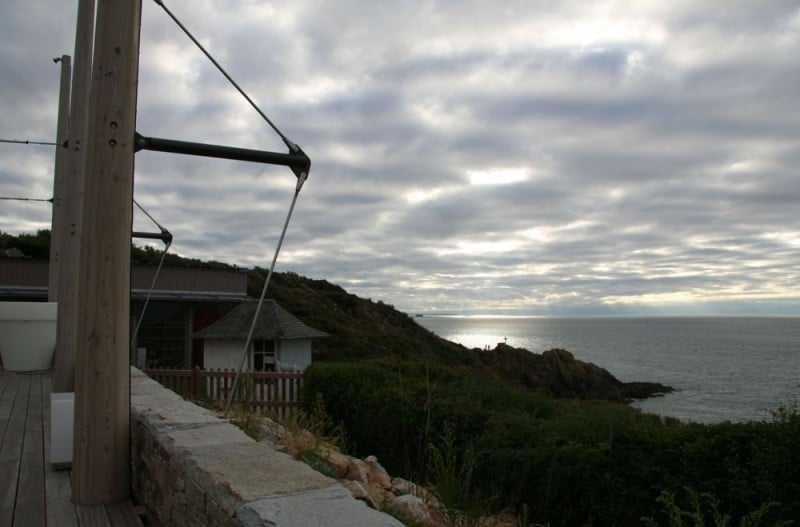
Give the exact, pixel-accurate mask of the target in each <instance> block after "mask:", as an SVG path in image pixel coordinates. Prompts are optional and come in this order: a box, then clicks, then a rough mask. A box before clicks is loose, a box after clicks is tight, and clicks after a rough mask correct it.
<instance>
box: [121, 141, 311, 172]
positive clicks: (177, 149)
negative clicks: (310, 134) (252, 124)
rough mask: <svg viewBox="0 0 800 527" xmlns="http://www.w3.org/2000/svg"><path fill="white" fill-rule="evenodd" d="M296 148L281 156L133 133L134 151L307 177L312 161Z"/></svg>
mask: <svg viewBox="0 0 800 527" xmlns="http://www.w3.org/2000/svg"><path fill="white" fill-rule="evenodd" d="M295 147H296V148H297V150H296V151H290V152H289V153H288V154H281V153H278V152H267V151H264V150H250V149H247V148H236V147H232V146H220V145H209V144H205V143H190V142H187V141H176V140H174V139H160V138H157V137H144V136H143V135H141V134H139V132H136V133H135V136H134V151H135V152H138V151H139V150H152V151H154V152H167V153H170V154H186V155H193V156H204V157H216V158H219V159H233V160H236V161H251V162H253V163H265V164H269V165H281V166H287V167H289V168H290V169H291V170H292V172H294V175H295V176H297V177H298V178H300V177H308V172H309V170H310V169H311V159H309V157H308V156H307V155H306V153H305V152H303V150H302V149H301V148H300V147H299V146H297V145H295Z"/></svg>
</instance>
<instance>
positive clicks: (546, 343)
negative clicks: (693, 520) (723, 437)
mask: <svg viewBox="0 0 800 527" xmlns="http://www.w3.org/2000/svg"><path fill="white" fill-rule="evenodd" d="M415 320H416V321H417V322H418V323H419V324H420V325H422V326H424V327H426V328H428V329H429V330H431V331H433V332H434V333H435V334H437V335H439V336H440V337H442V338H445V339H447V340H450V341H453V342H457V343H459V344H463V345H464V346H467V347H469V348H481V349H483V348H486V347H489V348H494V347H495V346H496V345H497V344H498V343H500V342H505V343H507V344H508V345H510V346H514V347H515V348H525V349H527V350H529V351H531V352H534V353H541V352H543V351H546V350H549V349H553V348H562V349H566V350H568V351H570V352H571V353H572V354H573V355H574V356H575V357H576V358H578V359H580V360H583V361H586V362H593V363H595V364H597V365H598V366H600V367H602V368H605V369H606V370H608V371H609V372H610V373H611V374H612V375H614V376H615V377H617V378H618V379H619V380H621V381H625V382H631V381H650V382H660V383H663V384H667V385H669V386H672V387H673V388H675V390H676V391H675V392H673V393H670V394H667V395H664V396H660V397H655V398H650V399H645V400H642V401H636V402H634V403H632V404H633V406H635V407H637V408H640V409H642V410H643V411H645V412H649V413H655V414H658V415H662V416H670V417H675V418H678V419H680V420H681V421H684V422H697V423H720V422H725V421H730V422H747V421H768V420H771V419H772V415H773V412H774V411H776V410H777V409H778V408H780V407H781V406H784V407H786V406H787V405H791V404H797V403H799V402H800V317H564V318H551V317H459V316H429V315H424V316H419V315H418V316H417V317H415Z"/></svg>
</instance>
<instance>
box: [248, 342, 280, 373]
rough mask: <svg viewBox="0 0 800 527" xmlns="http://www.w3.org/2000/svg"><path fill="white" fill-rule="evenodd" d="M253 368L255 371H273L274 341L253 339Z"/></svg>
mask: <svg viewBox="0 0 800 527" xmlns="http://www.w3.org/2000/svg"><path fill="white" fill-rule="evenodd" d="M253 369H254V370H255V371H275V341H274V340H254V341H253Z"/></svg>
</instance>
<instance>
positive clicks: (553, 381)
mask: <svg viewBox="0 0 800 527" xmlns="http://www.w3.org/2000/svg"><path fill="white" fill-rule="evenodd" d="M265 275H266V272H265V271H264V270H263V269H258V268H257V269H254V270H253V271H251V272H250V276H249V281H248V293H249V294H250V296H254V297H257V296H258V295H260V291H261V287H263V283H264V277H265ZM268 296H269V297H270V298H274V299H275V300H276V301H277V302H278V303H279V304H280V305H282V306H283V307H284V308H286V309H288V310H289V311H290V312H292V313H293V314H295V316H297V317H298V318H300V319H301V320H303V321H304V322H306V323H307V324H309V325H310V326H312V327H315V328H318V329H321V330H323V331H325V332H327V333H329V334H330V335H331V338H329V339H323V340H322V341H320V342H319V343H318V344H317V346H318V348H317V349H316V350H315V360H322V361H350V360H356V359H359V360H365V359H367V360H376V361H382V362H396V361H403V362H407V363H419V362H422V363H424V364H426V366H427V367H429V368H431V369H432V370H434V373H438V374H441V375H445V376H448V377H449V376H451V375H457V374H461V375H465V376H473V375H474V376H477V377H480V376H482V375H486V374H490V375H492V376H493V377H495V378H497V379H499V380H503V381H505V382H509V383H511V384H513V385H515V386H518V387H522V388H525V389H528V390H534V391H538V392H541V393H544V394H547V395H551V396H554V397H559V398H577V399H606V400H610V401H624V400H629V399H637V398H645V397H651V396H653V395H657V394H663V393H667V392H669V391H671V390H672V388H670V387H668V386H664V385H661V384H655V383H648V382H636V383H623V382H621V381H619V380H617V379H616V378H615V377H614V376H613V375H611V374H610V373H609V372H608V371H606V370H605V369H603V368H601V367H599V366H597V365H595V364H590V363H586V362H583V361H580V360H577V359H575V357H574V356H573V355H572V354H571V353H570V352H568V351H566V350H550V351H546V352H544V353H541V354H538V353H532V352H530V351H529V350H525V349H519V348H513V347H511V346H508V345H505V344H502V343H501V344H498V345H497V347H495V348H494V349H492V350H481V349H468V348H465V347H464V346H461V345H458V344H455V343H453V342H449V341H447V340H444V339H442V338H439V337H438V336H436V335H435V334H433V333H432V332H430V331H429V330H427V329H426V328H424V327H422V326H420V325H419V324H417V323H416V322H415V321H414V319H413V318H412V317H410V316H409V315H407V314H405V313H402V312H400V311H397V310H396V309H394V307H392V306H391V305H388V304H385V303H383V302H381V301H378V302H374V301H372V300H366V299H363V298H359V297H357V296H355V295H352V294H350V293H348V292H347V291H345V290H344V289H342V288H341V287H339V286H337V285H334V284H331V283H330V282H327V281H325V280H313V279H310V278H305V277H303V276H300V275H297V274H295V273H275V274H274V275H273V277H272V281H271V283H270V288H269V291H268ZM441 370H446V371H441Z"/></svg>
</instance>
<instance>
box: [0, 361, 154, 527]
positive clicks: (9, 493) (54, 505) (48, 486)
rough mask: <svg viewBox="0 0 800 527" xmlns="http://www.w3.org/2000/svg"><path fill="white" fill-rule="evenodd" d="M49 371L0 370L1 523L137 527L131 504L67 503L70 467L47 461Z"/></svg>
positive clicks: (16, 526)
mask: <svg viewBox="0 0 800 527" xmlns="http://www.w3.org/2000/svg"><path fill="white" fill-rule="evenodd" d="M51 391H52V376H51V374H50V373H32V374H23V373H12V372H7V371H5V370H2V369H1V368H0V526H8V527H30V526H40V525H49V526H51V527H55V526H58V527H72V526H76V527H84V526H85V527H88V526H91V527H103V526H113V527H117V526H118V527H141V526H142V525H143V524H142V521H141V520H140V518H139V516H138V515H137V511H136V509H135V508H134V506H133V504H132V503H131V502H127V503H122V504H116V505H107V506H102V505H101V506H91V507H86V506H81V505H75V504H73V503H72V500H71V497H72V483H71V475H72V472H71V471H70V470H58V471H57V470H54V469H53V467H52V465H51V464H50V461H49V459H50V454H49V450H50V392H51Z"/></svg>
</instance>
